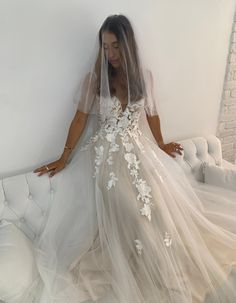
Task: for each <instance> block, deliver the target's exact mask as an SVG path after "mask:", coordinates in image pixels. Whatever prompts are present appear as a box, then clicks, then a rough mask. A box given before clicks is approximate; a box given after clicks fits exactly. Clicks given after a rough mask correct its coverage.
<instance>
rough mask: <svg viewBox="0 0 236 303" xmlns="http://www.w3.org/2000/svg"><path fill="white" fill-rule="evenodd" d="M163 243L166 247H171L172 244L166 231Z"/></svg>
mask: <svg viewBox="0 0 236 303" xmlns="http://www.w3.org/2000/svg"><path fill="white" fill-rule="evenodd" d="M164 243H165V245H166V246H167V247H169V246H171V244H172V238H171V236H170V234H169V233H168V232H167V231H166V232H165V236H164Z"/></svg>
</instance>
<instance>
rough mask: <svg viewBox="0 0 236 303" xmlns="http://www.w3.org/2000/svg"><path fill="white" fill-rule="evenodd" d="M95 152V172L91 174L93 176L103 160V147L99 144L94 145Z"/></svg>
mask: <svg viewBox="0 0 236 303" xmlns="http://www.w3.org/2000/svg"><path fill="white" fill-rule="evenodd" d="M94 149H95V152H96V157H95V160H94V162H95V174H94V175H93V177H95V175H96V174H98V171H99V166H100V164H101V163H102V161H103V152H104V147H103V145H100V146H98V147H97V146H94Z"/></svg>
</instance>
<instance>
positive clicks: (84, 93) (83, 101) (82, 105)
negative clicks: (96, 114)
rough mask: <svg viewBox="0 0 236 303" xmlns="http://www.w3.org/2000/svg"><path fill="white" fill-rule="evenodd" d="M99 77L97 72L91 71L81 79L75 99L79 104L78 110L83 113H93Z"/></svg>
mask: <svg viewBox="0 0 236 303" xmlns="http://www.w3.org/2000/svg"><path fill="white" fill-rule="evenodd" d="M96 83H97V77H96V74H95V73H92V72H89V73H88V74H87V75H86V76H85V77H84V79H83V80H82V81H81V83H80V85H79V87H78V89H77V92H76V94H75V96H74V101H75V103H76V104H77V110H78V111H80V112H83V113H93V111H94V110H93V105H94V101H95V99H96V88H97V86H96Z"/></svg>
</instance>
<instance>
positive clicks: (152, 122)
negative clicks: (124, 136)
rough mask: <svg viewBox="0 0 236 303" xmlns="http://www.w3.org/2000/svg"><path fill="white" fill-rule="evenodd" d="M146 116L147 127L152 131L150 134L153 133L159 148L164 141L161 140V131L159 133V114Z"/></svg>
mask: <svg viewBox="0 0 236 303" xmlns="http://www.w3.org/2000/svg"><path fill="white" fill-rule="evenodd" d="M146 117H147V121H148V124H149V127H150V129H151V131H152V134H153V136H154V138H155V140H156V142H157V144H158V146H159V147H160V148H161V147H162V146H163V145H164V144H165V143H164V141H163V137H162V133H161V122H160V117H159V115H155V116H148V115H146Z"/></svg>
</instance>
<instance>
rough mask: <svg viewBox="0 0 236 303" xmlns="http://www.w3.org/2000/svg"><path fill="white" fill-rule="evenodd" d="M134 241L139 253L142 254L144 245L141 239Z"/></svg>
mask: <svg viewBox="0 0 236 303" xmlns="http://www.w3.org/2000/svg"><path fill="white" fill-rule="evenodd" d="M134 243H135V247H136V251H137V254H138V255H140V256H141V255H142V251H143V245H142V243H141V241H140V240H139V239H135V240H134Z"/></svg>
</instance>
